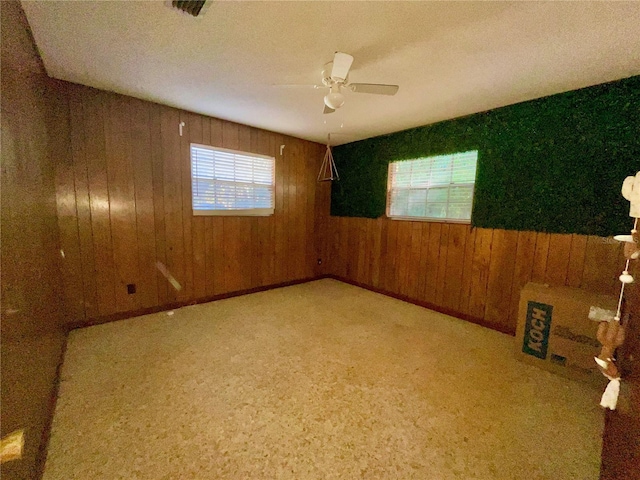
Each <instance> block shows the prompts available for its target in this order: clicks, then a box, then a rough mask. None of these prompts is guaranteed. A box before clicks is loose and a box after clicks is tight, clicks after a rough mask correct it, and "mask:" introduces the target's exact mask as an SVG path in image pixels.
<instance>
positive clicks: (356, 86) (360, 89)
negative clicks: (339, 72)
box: [349, 83, 400, 95]
mask: <svg viewBox="0 0 640 480" xmlns="http://www.w3.org/2000/svg"><path fill="white" fill-rule="evenodd" d="M349 88H351V91H352V92H356V93H373V94H376V95H395V94H396V93H397V92H398V89H399V88H400V87H399V86H398V85H382V84H379V83H351V84H350V85H349Z"/></svg>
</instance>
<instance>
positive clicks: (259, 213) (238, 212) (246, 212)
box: [189, 142, 276, 217]
mask: <svg viewBox="0 0 640 480" xmlns="http://www.w3.org/2000/svg"><path fill="white" fill-rule="evenodd" d="M192 147H196V148H201V149H206V150H213V151H218V152H226V153H232V154H237V155H243V156H246V157H254V158H260V159H265V160H270V161H271V162H272V168H271V170H272V172H273V183H272V184H271V189H272V191H273V197H272V198H273V207H270V208H248V209H247V208H245V209H229V210H217V209H207V210H202V209H198V210H196V209H195V208H193V207H194V205H193V203H194V202H193V201H194V190H193V179H194V177H193V157H192ZM189 175H190V179H191V211H192V215H193V216H194V217H225V216H226V217H230V216H231V217H269V216H272V215H274V214H275V210H276V158H275V157H274V156H271V155H263V154H260V153H254V152H244V151H242V150H235V149H230V148H223V147H216V146H213V145H205V144H202V143H196V142H190V143H189ZM232 183H233V184H239V183H242V182H232Z"/></svg>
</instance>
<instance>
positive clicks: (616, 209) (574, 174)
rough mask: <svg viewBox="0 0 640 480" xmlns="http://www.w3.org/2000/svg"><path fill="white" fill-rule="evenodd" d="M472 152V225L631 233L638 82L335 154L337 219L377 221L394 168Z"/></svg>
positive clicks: (638, 153) (639, 156) (639, 121)
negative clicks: (626, 194) (627, 194)
mask: <svg viewBox="0 0 640 480" xmlns="http://www.w3.org/2000/svg"><path fill="white" fill-rule="evenodd" d="M467 150H478V151H479V154H478V173H477V179H476V192H475V199H474V210H473V216H472V224H473V225H474V226H477V227H484V228H504V229H509V230H534V231H542V232H553V233H581V234H589V235H603V236H607V235H613V234H616V233H624V232H627V231H629V229H630V228H631V226H632V225H631V219H630V218H629V216H628V206H629V204H628V202H627V201H626V200H625V199H624V198H622V196H621V195H620V187H621V185H622V181H623V180H624V178H625V177H626V176H628V175H632V174H634V173H635V172H637V171H638V170H640V76H635V77H631V78H627V79H624V80H620V81H616V82H611V83H606V84H602V85H597V86H594V87H588V88H584V89H580V90H574V91H571V92H567V93H562V94H558V95H552V96H549V97H544V98H540V99H537V100H532V101H529V102H524V103H519V104H516V105H511V106H508V107H503V108H499V109H495V110H491V111H488V112H483V113H479V114H475V115H470V116H467V117H462V118H458V119H454V120H449V121H444V122H440V123H436V124H433V125H427V126H424V127H418V128H414V129H411V130H405V131H402V132H398V133H394V134H390V135H385V136H380V137H375V138H371V139H368V140H362V141H359V142H354V143H350V144H346V145H341V146H339V147H336V148H335V149H334V152H333V154H334V158H335V161H336V165H337V167H338V171H339V173H340V181H337V182H334V183H333V185H332V190H331V214H332V215H337V216H350V217H368V218H377V217H379V216H381V215H383V214H384V213H385V203H386V188H387V166H388V163H389V162H390V161H395V160H406V159H410V158H418V157H425V156H430V155H441V154H448V153H455V152H463V151H467Z"/></svg>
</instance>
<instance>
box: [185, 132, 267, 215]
mask: <svg viewBox="0 0 640 480" xmlns="http://www.w3.org/2000/svg"><path fill="white" fill-rule="evenodd" d="M274 186H275V159H274V158H273V157H267V156H264V155H257V154H255V153H244V152H236V151H234V150H227V149H224V148H214V147H208V146H205V145H196V144H194V143H192V144H191V187H192V204H193V214H194V215H256V216H259V215H262V216H265V215H273V211H274V204H275V201H274V197H275V194H274V190H275V188H274Z"/></svg>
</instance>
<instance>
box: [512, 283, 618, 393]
mask: <svg viewBox="0 0 640 480" xmlns="http://www.w3.org/2000/svg"><path fill="white" fill-rule="evenodd" d="M592 306H594V307H599V308H604V309H607V310H615V309H616V307H617V299H616V298H614V297H612V296H609V295H598V294H594V293H591V292H587V291H585V290H580V289H578V288H570V287H550V286H548V285H541V284H537V283H528V284H527V285H525V286H524V288H523V289H522V291H521V292H520V308H519V310H518V328H517V330H516V349H515V350H516V357H517V358H518V359H519V360H521V361H523V362H526V363H529V364H531V365H535V366H537V367H540V368H543V369H545V370H548V371H550V372H553V373H557V374H559V375H562V376H565V377H568V378H571V379H574V380H579V381H584V382H587V383H590V384H592V385H595V386H597V387H604V386H605V385H606V383H607V380H606V378H605V377H604V376H603V375H602V374H601V373H600V371H599V370H598V367H597V366H596V363H595V361H594V360H593V357H595V356H597V355H598V354H599V353H600V348H601V345H600V342H598V340H597V339H596V331H597V329H598V322H596V321H593V320H590V319H589V309H590V308H591V307H592Z"/></svg>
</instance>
